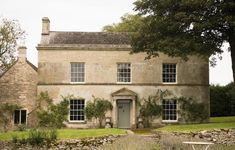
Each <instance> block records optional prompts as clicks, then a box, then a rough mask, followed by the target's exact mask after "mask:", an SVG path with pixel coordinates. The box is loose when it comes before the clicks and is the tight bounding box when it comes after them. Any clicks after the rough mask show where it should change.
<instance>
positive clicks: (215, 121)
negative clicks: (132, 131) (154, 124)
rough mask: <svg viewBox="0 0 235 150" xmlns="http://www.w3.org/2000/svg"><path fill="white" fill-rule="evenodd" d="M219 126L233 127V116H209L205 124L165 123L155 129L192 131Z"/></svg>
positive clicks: (234, 124) (234, 123)
mask: <svg viewBox="0 0 235 150" xmlns="http://www.w3.org/2000/svg"><path fill="white" fill-rule="evenodd" d="M221 128H223V129H229V128H235V116H233V117H211V118H210V123H205V124H189V125H167V126H165V127H162V128H158V129H156V131H167V132H193V131H201V130H213V129H221Z"/></svg>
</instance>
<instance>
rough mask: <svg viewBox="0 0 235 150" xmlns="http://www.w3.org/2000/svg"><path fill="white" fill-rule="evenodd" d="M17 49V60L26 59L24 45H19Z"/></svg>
mask: <svg viewBox="0 0 235 150" xmlns="http://www.w3.org/2000/svg"><path fill="white" fill-rule="evenodd" d="M18 50H19V56H18V58H19V60H20V61H25V60H26V50H27V48H26V47H25V46H20V47H19V48H18Z"/></svg>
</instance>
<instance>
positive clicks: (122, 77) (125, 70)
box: [117, 63, 131, 82]
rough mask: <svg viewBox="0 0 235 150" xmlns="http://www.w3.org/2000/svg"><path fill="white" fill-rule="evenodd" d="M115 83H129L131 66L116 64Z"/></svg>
mask: <svg viewBox="0 0 235 150" xmlns="http://www.w3.org/2000/svg"><path fill="white" fill-rule="evenodd" d="M117 82H131V64H129V63H120V64H117Z"/></svg>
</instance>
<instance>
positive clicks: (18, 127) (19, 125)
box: [16, 124, 27, 131]
mask: <svg viewBox="0 0 235 150" xmlns="http://www.w3.org/2000/svg"><path fill="white" fill-rule="evenodd" d="M26 128H27V127H26V125H25V124H18V125H17V129H16V130H17V131H25V130H26Z"/></svg>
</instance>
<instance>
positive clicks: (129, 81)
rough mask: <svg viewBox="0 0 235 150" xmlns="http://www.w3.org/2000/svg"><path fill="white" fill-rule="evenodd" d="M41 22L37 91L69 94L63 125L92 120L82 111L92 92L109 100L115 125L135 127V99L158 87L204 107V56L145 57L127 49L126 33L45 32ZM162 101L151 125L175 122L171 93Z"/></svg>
mask: <svg viewBox="0 0 235 150" xmlns="http://www.w3.org/2000/svg"><path fill="white" fill-rule="evenodd" d="M42 26H43V28H42V37H41V42H40V43H39V44H38V46H37V50H38V54H39V56H38V58H39V59H38V61H39V62H38V86H37V88H38V89H37V90H38V93H40V92H43V91H48V93H49V95H50V96H51V97H52V98H53V100H54V102H55V103H57V102H59V101H61V100H62V97H61V96H66V95H73V96H74V98H72V99H71V100H70V107H69V108H70V111H69V116H68V122H67V126H68V127H74V128H89V127H93V126H94V125H95V123H94V122H91V121H88V120H87V119H86V117H85V114H84V107H85V106H86V103H87V102H88V101H89V100H92V96H93V95H94V96H95V97H100V98H105V99H108V100H110V101H111V102H112V104H113V110H112V111H111V112H109V113H108V114H107V115H106V116H107V117H110V118H111V122H112V123H113V126H114V127H118V128H135V127H136V125H137V117H138V115H139V111H138V109H139V108H138V105H137V101H138V100H140V99H141V98H147V97H148V96H149V95H153V94H155V93H156V91H157V90H159V89H160V90H166V89H167V90H169V91H171V92H172V93H173V95H174V96H177V97H179V96H185V97H193V98H195V99H197V100H198V101H199V102H204V103H205V105H207V106H208V108H209V65H208V61H205V60H203V59H201V58H198V57H196V56H192V57H190V58H189V60H188V61H187V62H185V61H183V60H181V59H180V58H171V57H168V56H166V55H164V54H161V55H160V56H159V57H156V58H152V59H150V60H145V57H146V54H145V53H138V54H130V50H131V46H130V39H129V36H128V34H126V33H106V32H61V31H50V21H49V19H48V18H43V24H42ZM32 94H33V93H32ZM162 105H163V115H162V117H161V118H160V119H158V120H155V121H154V122H153V124H154V123H161V122H163V123H165V122H166V123H175V122H178V121H179V118H180V116H179V114H178V113H177V112H178V111H177V109H178V106H177V101H176V100H174V99H173V96H172V97H169V98H168V99H165V100H164V101H162ZM208 116H209V112H208Z"/></svg>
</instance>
